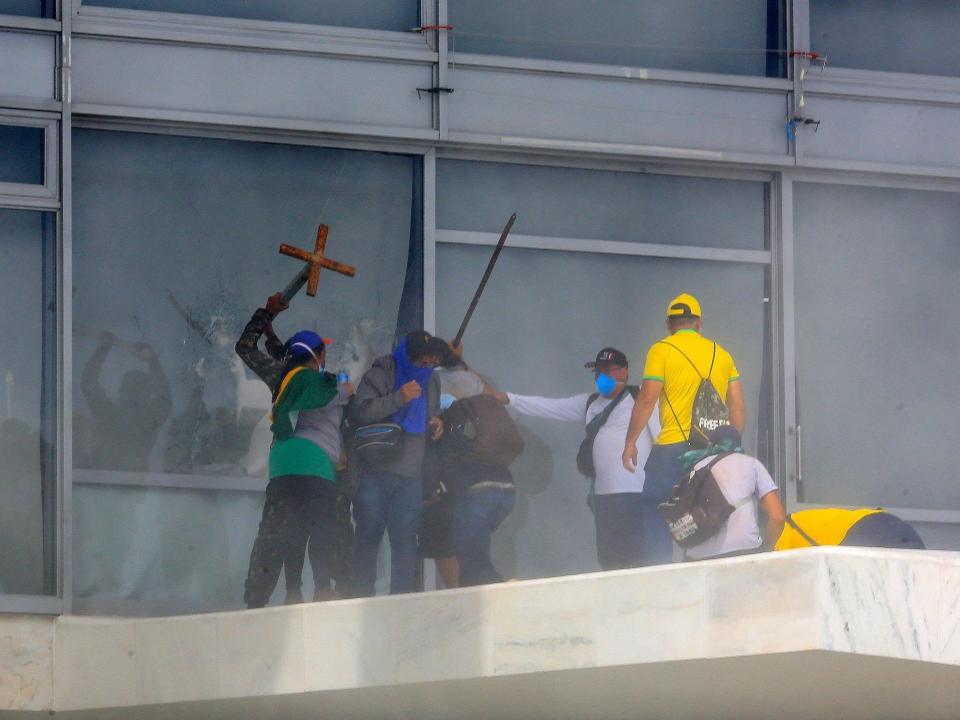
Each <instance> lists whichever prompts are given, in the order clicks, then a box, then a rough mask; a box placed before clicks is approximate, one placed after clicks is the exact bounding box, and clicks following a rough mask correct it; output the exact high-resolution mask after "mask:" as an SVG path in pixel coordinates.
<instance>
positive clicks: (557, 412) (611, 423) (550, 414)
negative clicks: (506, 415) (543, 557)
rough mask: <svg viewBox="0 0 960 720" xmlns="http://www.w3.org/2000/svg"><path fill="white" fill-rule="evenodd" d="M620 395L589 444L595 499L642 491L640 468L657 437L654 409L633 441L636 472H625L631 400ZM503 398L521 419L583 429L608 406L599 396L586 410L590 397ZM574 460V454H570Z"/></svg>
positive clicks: (631, 398)
mask: <svg viewBox="0 0 960 720" xmlns="http://www.w3.org/2000/svg"><path fill="white" fill-rule="evenodd" d="M623 392H624V393H626V395H624V397H623V400H621V401H620V402H619V403H618V404H617V406H616V407H615V408H614V409H613V412H612V413H610V417H609V418H607V421H606V422H605V423H604V424H603V427H602V428H600V432H598V433H597V438H596V440H595V441H594V443H593V466H594V467H595V468H596V470H597V482H596V488H595V492H596V493H597V494H598V495H610V494H613V493H638V492H640V491H642V490H643V479H644V474H643V466H644V464H645V463H646V462H647V456H648V455H649V454H650V448H651V447H653V441H654V439H655V438H656V437H657V435H658V434H659V433H660V420H659V418H660V415H659V413H658V412H657V408H654V410H653V414H652V415H651V416H650V422H649V423H647V427H646V428H645V429H644V431H643V433H642V434H641V435H640V438H639V439H638V440H637V471H636V472H630V471H629V470H626V469H625V468H624V467H623V460H622V457H623V442H624V440H625V439H626V437H627V428H628V427H629V426H630V415H631V413H633V396H632V395H630V392H629V391H628V390H626V389H624V390H623ZM507 396H508V397H509V398H510V404H509V405H508V406H507V407H512V408H513V409H514V410H516V411H517V412H518V413H520V414H521V415H529V416H530V417H539V418H545V419H547V420H562V421H565V422H575V423H581V424H583V425H584V426H586V425H587V424H588V423H589V422H590V421H591V420H592V419H593V418H595V417H596V416H597V415H599V414H600V413H601V412H603V409H604V408H605V407H607V405H609V404H610V403H611V402H612V401H611V400H610V399H608V398H605V397H603V396H600V397H598V398H597V399H596V400H594V401H593V402H592V403H590V407H587V401H588V400H589V399H590V393H582V394H580V395H574V396H573V397H568V398H545V397H536V396H533V395H515V394H514V393H507ZM575 457H576V453H574V458H575Z"/></svg>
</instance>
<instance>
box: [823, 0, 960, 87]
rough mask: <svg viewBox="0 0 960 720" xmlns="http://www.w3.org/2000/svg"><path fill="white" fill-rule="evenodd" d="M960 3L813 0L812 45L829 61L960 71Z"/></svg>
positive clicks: (909, 70) (863, 67)
mask: <svg viewBox="0 0 960 720" xmlns="http://www.w3.org/2000/svg"><path fill="white" fill-rule="evenodd" d="M958 35H960V4H957V3H955V2H951V1H950V0H870V2H857V1H856V0H810V49H811V50H813V51H815V52H818V53H820V54H821V55H825V56H826V57H827V60H828V61H829V64H830V66H831V67H844V68H857V69H860V70H885V71H888V72H901V73H921V74H924V75H948V76H952V77H958V76H960V45H958V44H957V36H958Z"/></svg>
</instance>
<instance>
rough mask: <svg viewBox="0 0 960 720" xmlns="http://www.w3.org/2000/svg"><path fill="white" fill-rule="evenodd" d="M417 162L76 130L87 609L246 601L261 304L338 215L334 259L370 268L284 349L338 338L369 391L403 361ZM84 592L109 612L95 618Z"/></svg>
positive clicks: (79, 435)
mask: <svg viewBox="0 0 960 720" xmlns="http://www.w3.org/2000/svg"><path fill="white" fill-rule="evenodd" d="M417 162H418V161H416V160H415V159H414V158H411V157H408V156H402V155H386V154H377V153H364V152H356V151H346V150H332V149H323V148H312V147H305V146H285V145H277V144H268V143H247V142H238V141H229V140H215V139H199V138H188V137H173V136H160V135H142V134H131V133H111V132H103V131H93V130H78V131H76V132H75V133H74V166H73V167H74V177H73V179H74V188H75V190H74V197H75V202H74V207H75V211H74V240H73V247H74V278H75V288H74V323H73V330H74V388H75V390H74V393H75V394H74V408H75V416H74V467H75V471H74V478H75V482H76V483H77V488H76V494H75V501H74V504H75V516H74V519H75V539H74V544H75V581H74V585H75V594H76V595H77V596H78V607H79V608H80V609H81V611H82V610H84V608H86V609H89V610H91V611H98V610H103V609H110V610H114V611H120V612H123V611H125V610H128V609H130V611H131V612H141V611H150V609H151V605H150V604H151V603H154V604H156V605H155V609H156V610H157V611H158V612H163V611H165V610H170V609H175V610H178V611H179V610H184V611H186V610H190V609H191V608H193V609H212V608H217V607H220V608H224V607H236V606H238V605H239V603H240V598H241V595H242V589H243V579H244V576H245V573H246V560H247V557H248V556H249V551H250V546H251V545H252V542H253V538H254V536H255V535H256V531H257V522H258V518H257V513H258V512H259V507H260V504H261V503H262V500H263V494H262V490H263V487H264V486H265V485H266V480H267V475H266V466H267V457H268V452H269V445H270V441H271V437H272V436H271V433H270V430H269V417H268V410H269V407H270V404H271V396H270V391H269V390H268V388H267V386H266V385H265V384H264V383H263V382H262V381H261V380H260V379H259V378H257V377H256V376H255V375H254V374H253V373H251V372H250V371H249V370H248V369H247V368H245V367H244V365H243V363H242V362H241V360H240V358H239V357H238V356H237V355H236V353H235V352H234V344H235V343H236V341H237V339H238V338H239V336H240V332H241V330H242V329H243V327H244V325H245V324H246V322H247V320H248V319H249V318H250V316H251V315H252V314H253V312H254V310H255V309H256V308H258V307H261V306H263V304H264V302H265V301H266V298H267V296H269V295H270V294H271V293H273V292H276V291H279V290H281V289H283V287H284V286H285V285H286V284H287V283H288V282H289V281H290V280H291V279H292V277H293V276H294V275H295V274H296V273H297V272H298V271H299V270H300V268H301V267H302V263H301V262H299V261H297V260H293V259H290V258H287V257H283V256H281V255H280V254H278V251H277V250H278V246H279V245H280V243H288V244H291V245H295V246H297V247H302V248H309V249H311V250H312V249H313V245H314V239H315V235H316V232H317V226H318V224H319V223H321V222H323V223H325V224H327V225H328V226H329V227H330V232H329V239H328V241H327V246H326V254H327V256H328V257H331V258H333V259H335V260H339V261H341V262H345V263H349V264H351V265H355V266H357V268H358V273H357V277H356V278H355V279H351V278H347V277H344V276H341V275H337V274H335V273H332V272H330V271H327V270H324V271H323V272H322V273H321V278H320V287H319V292H318V294H317V297H316V298H309V297H307V296H306V295H305V293H302V292H301V294H300V295H298V296H297V297H296V298H295V299H294V300H293V303H292V307H291V309H290V310H288V311H286V312H284V313H282V314H281V315H280V316H278V317H277V319H276V320H275V321H274V323H273V326H274V329H275V330H276V332H277V334H278V335H279V336H280V338H281V339H285V338H287V337H289V336H290V335H291V334H293V333H294V332H295V331H297V330H301V329H309V330H314V331H316V332H318V333H320V334H321V335H322V336H324V337H330V338H333V345H332V346H331V347H330V349H329V352H328V359H327V367H328V369H330V370H333V371H336V370H339V369H343V370H345V371H347V372H348V373H349V375H350V376H351V378H353V379H354V380H355V381H357V380H359V378H360V376H361V375H362V373H363V371H365V370H366V368H367V367H368V366H369V364H370V363H371V362H372V360H373V359H374V358H375V357H377V356H378V355H380V354H383V353H386V352H388V351H389V350H390V348H391V347H392V343H393V340H394V335H395V333H396V328H397V319H398V311H399V308H400V304H401V294H402V291H403V287H404V280H405V273H406V268H407V261H408V252H409V248H410V238H411V217H412V216H413V215H414V214H415V213H413V212H412V197H413V195H412V187H413V178H414V172H415V164H416V163H417ZM261 347H263V346H262V343H261ZM143 486H150V488H149V489H147V488H145V487H143ZM198 487H213V488H216V487H223V488H224V489H225V490H226V489H230V488H233V489H235V490H236V489H239V490H240V491H239V492H222V493H217V492H212V491H210V490H198V489H197V488H198ZM85 598H87V599H89V598H93V599H95V600H96V601H97V602H94V603H92V604H91V603H89V602H88V604H87V605H86V606H85V605H84V602H85ZM281 598H282V596H281ZM131 608H133V609H131Z"/></svg>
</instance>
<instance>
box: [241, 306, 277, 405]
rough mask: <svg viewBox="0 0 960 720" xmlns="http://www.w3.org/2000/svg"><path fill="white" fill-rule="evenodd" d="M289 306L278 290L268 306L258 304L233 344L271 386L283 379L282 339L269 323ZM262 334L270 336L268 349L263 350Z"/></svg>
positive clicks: (258, 375) (249, 365)
mask: <svg viewBox="0 0 960 720" xmlns="http://www.w3.org/2000/svg"><path fill="white" fill-rule="evenodd" d="M286 307H287V306H286V305H284V304H283V303H281V302H280V297H279V293H278V294H276V295H273V296H271V297H270V298H268V299H267V306H266V307H265V308H257V310H256V311H255V312H254V313H253V317H251V318H250V321H249V322H248V323H247V325H246V327H245V328H243V332H242V333H241V334H240V339H239V340H237V344H236V345H234V348H233V349H234V350H235V351H236V353H237V355H239V356H240V359H241V360H242V361H243V364H244V365H246V366H247V367H248V368H250V369H251V370H252V371H253V372H254V374H255V375H256V376H257V377H259V378H260V379H261V380H263V381H264V382H265V383H266V384H267V386H268V387H269V388H270V389H271V390H273V388H274V386H275V385H276V384H277V383H278V382H280V372H281V370H282V367H283V366H282V364H281V363H282V359H283V343H281V342H280V341H279V340H278V339H277V336H276V335H274V334H273V327H272V326H271V324H270V323H271V322H273V319H274V318H275V317H276V316H277V313H280V312H283V311H284V310H285V309H286ZM263 335H266V337H267V341H266V346H267V352H263V351H262V350H260V338H261V337H262V336H263Z"/></svg>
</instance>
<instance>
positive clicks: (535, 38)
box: [449, 0, 786, 77]
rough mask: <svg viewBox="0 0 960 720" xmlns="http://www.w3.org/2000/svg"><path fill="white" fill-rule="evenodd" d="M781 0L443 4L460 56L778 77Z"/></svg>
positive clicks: (453, 0)
mask: <svg viewBox="0 0 960 720" xmlns="http://www.w3.org/2000/svg"><path fill="white" fill-rule="evenodd" d="M782 5H783V3H782V2H781V0H715V1H714V2H702V0H604V2H600V3H588V2H582V0H484V2H476V0H450V1H449V8H450V11H449V12H450V22H451V23H452V24H453V25H454V28H455V30H454V33H453V42H454V48H455V50H457V51H460V52H468V53H484V54H488V55H509V56H513V57H528V58H539V59H544V60H566V61H572V62H585V63H602V64H606V65H626V66H630V67H648V68H662V69H668V70H691V71H697V72H709V73H730V74H736V75H767V76H772V77H781V76H782V75H783V74H784V72H785V71H784V63H783V59H784V57H785V53H784V52H783V50H784V48H785V47H786V44H785V41H784V28H785V26H784V15H783V8H782Z"/></svg>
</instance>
